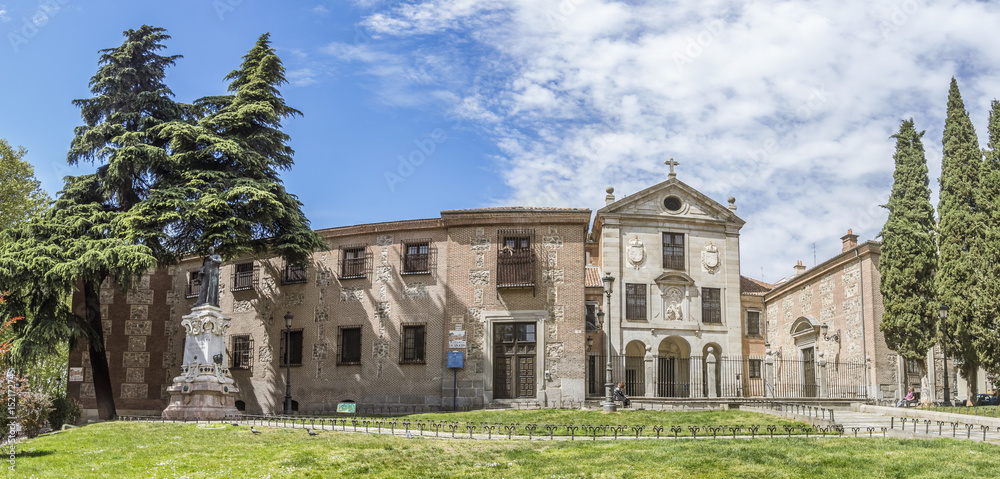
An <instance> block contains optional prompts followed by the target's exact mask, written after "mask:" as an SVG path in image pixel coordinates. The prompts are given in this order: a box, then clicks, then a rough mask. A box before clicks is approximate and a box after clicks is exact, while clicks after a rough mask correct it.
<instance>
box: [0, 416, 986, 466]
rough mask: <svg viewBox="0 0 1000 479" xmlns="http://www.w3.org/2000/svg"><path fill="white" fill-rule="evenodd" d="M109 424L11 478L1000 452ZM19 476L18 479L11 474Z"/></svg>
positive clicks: (53, 440) (38, 448) (31, 450)
mask: <svg viewBox="0 0 1000 479" xmlns="http://www.w3.org/2000/svg"><path fill="white" fill-rule="evenodd" d="M258 429H259V430H261V431H262V434H260V435H253V434H251V432H250V430H249V428H248V427H246V426H240V427H232V426H229V425H222V424H212V425H204V424H202V425H196V424H159V423H138V422H128V423H126V422H109V423H100V424H93V425H89V426H85V427H81V428H77V429H72V430H69V431H63V432H60V433H56V434H50V435H46V436H42V437H38V438H35V439H32V440H29V441H25V442H23V443H21V444H19V445H18V448H17V455H16V457H15V468H16V469H15V471H14V472H13V473H11V472H10V471H7V470H6V467H5V468H4V473H6V474H13V475H12V476H4V477H45V478H48V477H65V478H84V477H142V478H167V477H186V478H221V477H240V478H243V477H272V478H284V477H289V478H307V477H324V478H325V477H434V478H438V477H440V478H446V477H474V478H475V477H517V478H521V477H588V478H615V479H624V478H654V477H655V478H662V477H671V478H674V477H676V478H685V477H838V478H841V477H843V478H865V479H868V478H871V477H905V478H918V477H985V476H987V475H992V474H994V473H995V472H996V470H997V467H1000V447H998V446H995V445H991V444H983V443H973V442H967V441H956V440H950V439H936V440H929V441H917V440H898V439H853V438H827V439H824V438H815V437H813V438H808V439H807V438H804V437H798V438H776V439H757V440H749V439H736V440H733V439H715V440H713V439H705V440H679V441H674V440H661V441H657V440H619V441H589V440H577V441H527V440H513V441H511V440H495V441H485V440H467V439H456V440H450V439H433V438H424V437H413V438H412V439H407V438H405V437H395V436H387V435H374V434H352V433H341V432H330V431H325V432H321V433H320V435H319V436H315V437H311V436H308V435H307V434H306V433H305V431H303V430H301V429H278V428H266V427H259V428H258ZM14 475H16V476H14Z"/></svg>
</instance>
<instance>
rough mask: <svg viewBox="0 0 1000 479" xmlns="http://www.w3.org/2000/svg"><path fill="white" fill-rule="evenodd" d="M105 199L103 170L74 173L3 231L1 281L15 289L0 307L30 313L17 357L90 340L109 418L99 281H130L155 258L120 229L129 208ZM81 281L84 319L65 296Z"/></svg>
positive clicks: (101, 403)
mask: <svg viewBox="0 0 1000 479" xmlns="http://www.w3.org/2000/svg"><path fill="white" fill-rule="evenodd" d="M104 199H105V198H104V194H103V193H102V191H101V182H100V181H99V178H98V176H97V175H86V176H82V177H78V178H72V177H70V178H68V179H67V183H66V187H65V189H64V190H63V191H61V192H60V196H59V198H58V199H57V200H56V202H55V204H54V205H53V207H52V208H50V209H48V210H47V211H46V212H45V213H43V214H42V215H39V216H38V217H36V218H35V219H33V220H32V221H30V222H28V223H25V224H22V225H20V226H18V227H15V228H11V229H8V230H5V231H4V232H3V238H2V239H0V284H3V285H5V288H8V289H9V292H10V294H9V296H8V297H7V302H6V303H5V304H4V305H3V306H4V309H3V310H0V314H2V315H10V316H27V317H28V318H29V321H27V322H19V323H17V325H16V326H18V327H19V330H17V331H16V337H17V339H15V340H14V342H13V343H12V349H11V355H10V356H11V360H12V361H13V362H14V364H24V363H25V362H30V361H32V360H34V359H36V358H38V357H39V356H43V355H47V354H51V353H52V352H53V351H54V350H55V348H57V347H58V345H59V344H63V343H67V342H68V343H69V344H70V345H71V346H72V345H73V344H75V343H76V341H77V340H79V339H85V340H87V343H88V346H89V349H90V362H91V364H90V366H91V367H92V368H93V373H94V374H93V377H94V390H95V393H96V396H97V408H98V415H99V417H101V418H102V419H110V418H113V417H114V416H115V414H116V411H115V405H114V396H113V394H112V390H111V376H110V368H109V364H108V360H107V355H106V353H105V351H104V348H103V345H104V332H103V330H102V328H101V308H100V297H99V287H100V283H101V282H102V281H103V280H104V279H105V278H108V277H112V278H115V279H116V280H117V281H118V284H120V285H122V287H126V286H127V285H129V284H130V283H131V281H132V278H136V277H138V276H140V275H142V274H143V273H145V272H146V271H148V270H150V269H151V268H154V267H155V266H156V258H155V257H154V256H153V254H152V250H151V249H150V248H148V247H147V246H144V245H136V244H132V243H131V242H129V241H128V240H126V239H125V238H123V237H122V236H121V235H120V234H116V233H115V232H116V231H121V227H120V226H119V225H118V223H119V222H120V221H121V218H122V216H123V215H126V214H128V213H122V212H118V211H115V210H114V209H113V208H111V207H109V206H108V204H109V202H108V201H103V200H104ZM78 284H82V285H83V288H84V291H83V293H84V294H83V296H84V302H85V307H86V316H85V318H79V317H78V316H76V315H75V314H73V312H72V311H71V310H70V308H69V306H68V302H67V301H66V299H67V297H68V295H70V294H71V293H72V291H74V290H75V289H76V287H77V285H78ZM109 399H110V400H109Z"/></svg>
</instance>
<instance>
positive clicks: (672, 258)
mask: <svg viewBox="0 0 1000 479" xmlns="http://www.w3.org/2000/svg"><path fill="white" fill-rule="evenodd" d="M663 267H664V268H667V269H684V235H683V234H680V233H663Z"/></svg>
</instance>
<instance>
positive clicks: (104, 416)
mask: <svg viewBox="0 0 1000 479" xmlns="http://www.w3.org/2000/svg"><path fill="white" fill-rule="evenodd" d="M94 286H95V285H94V284H92V283H89V282H88V283H84V285H83V301H84V304H85V305H86V308H87V323H88V324H90V327H92V328H94V331H96V332H97V343H96V344H95V343H94V342H92V341H88V342H87V343H88V346H89V348H90V367H91V369H93V372H94V395H95V396H96V398H97V417H98V418H99V419H101V420H105V421H108V420H111V419H114V418H115V417H117V416H118V411H117V410H115V395H114V392H113V391H112V389H111V371H110V369H109V368H108V354H107V350H106V349H105V348H104V328H103V327H102V323H101V296H100V292H99V290H98V289H97V288H95V287H94Z"/></svg>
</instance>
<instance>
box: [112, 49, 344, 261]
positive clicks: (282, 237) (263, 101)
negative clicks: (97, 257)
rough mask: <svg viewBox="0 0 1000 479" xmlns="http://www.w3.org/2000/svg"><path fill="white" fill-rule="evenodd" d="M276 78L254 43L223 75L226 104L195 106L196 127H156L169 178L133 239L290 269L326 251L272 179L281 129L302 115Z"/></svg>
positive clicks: (280, 152)
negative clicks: (263, 259) (279, 260)
mask: <svg viewBox="0 0 1000 479" xmlns="http://www.w3.org/2000/svg"><path fill="white" fill-rule="evenodd" d="M284 71H285V69H284V67H283V66H282V64H281V59H280V58H278V56H277V54H276V53H275V52H274V49H273V48H271V46H270V41H269V35H268V34H264V35H261V37H260V38H259V39H258V41H257V43H256V45H255V46H254V47H253V48H252V49H251V50H250V51H249V52H248V53H247V54H246V55H245V56H244V57H243V62H242V64H241V65H240V68H239V69H238V70H234V71H233V72H231V73H230V74H229V75H228V76H226V78H227V79H229V80H231V83H230V85H229V91H230V92H232V94H231V95H228V96H217V97H206V98H203V99H201V100H198V101H197V102H196V106H197V107H198V108H200V111H202V112H204V113H206V115H205V116H204V117H203V118H201V119H200V120H199V121H198V122H197V123H195V124H192V123H189V122H183V121H175V122H172V123H171V124H169V125H166V126H164V127H163V131H164V133H165V134H166V135H169V136H170V138H171V143H170V145H169V148H170V150H171V152H172V162H173V164H175V165H176V169H175V171H176V172H177V175H176V176H175V177H171V178H169V179H167V180H166V181H164V182H163V183H162V184H159V185H157V187H156V188H154V190H155V191H154V192H153V194H152V195H151V196H150V199H149V201H146V202H144V203H143V204H142V205H141V206H140V208H139V210H137V215H136V216H135V217H134V218H133V221H132V223H130V224H129V227H130V229H132V230H133V231H136V232H137V233H136V235H137V236H147V237H148V236H152V235H156V234H160V235H161V237H162V238H163V240H164V241H166V242H170V244H171V248H172V249H174V250H176V251H196V252H205V251H207V250H208V248H209V247H214V248H215V250H216V252H217V253H218V254H220V255H221V256H222V257H223V258H224V259H231V258H235V257H240V256H245V255H249V254H254V253H262V252H272V253H275V254H277V255H279V256H281V257H283V258H285V259H286V260H287V261H289V262H292V263H297V264H302V263H304V262H305V261H306V260H307V258H308V257H309V255H310V254H311V253H312V252H313V251H315V250H317V249H324V248H325V247H326V245H325V243H324V242H323V240H322V238H320V237H319V235H317V234H316V233H315V232H313V231H312V229H310V228H309V221H308V219H306V217H305V215H304V214H303V213H302V209H301V207H302V203H300V202H299V201H298V199H297V198H296V197H295V195H292V194H290V193H288V192H287V191H286V190H285V188H284V186H283V185H282V182H281V179H280V177H279V171H280V170H287V169H289V168H291V167H292V164H293V160H292V155H293V154H294V151H293V150H292V148H291V147H289V146H288V145H287V142H288V140H289V137H288V135H287V134H286V133H284V132H283V131H282V130H281V121H282V120H283V119H285V118H287V117H290V116H294V115H301V112H299V111H298V110H296V109H294V108H291V107H289V106H288V105H286V104H285V101H284V99H283V98H282V97H281V95H280V92H279V90H278V87H279V86H281V85H282V84H284V83H286V80H285V74H284Z"/></svg>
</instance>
